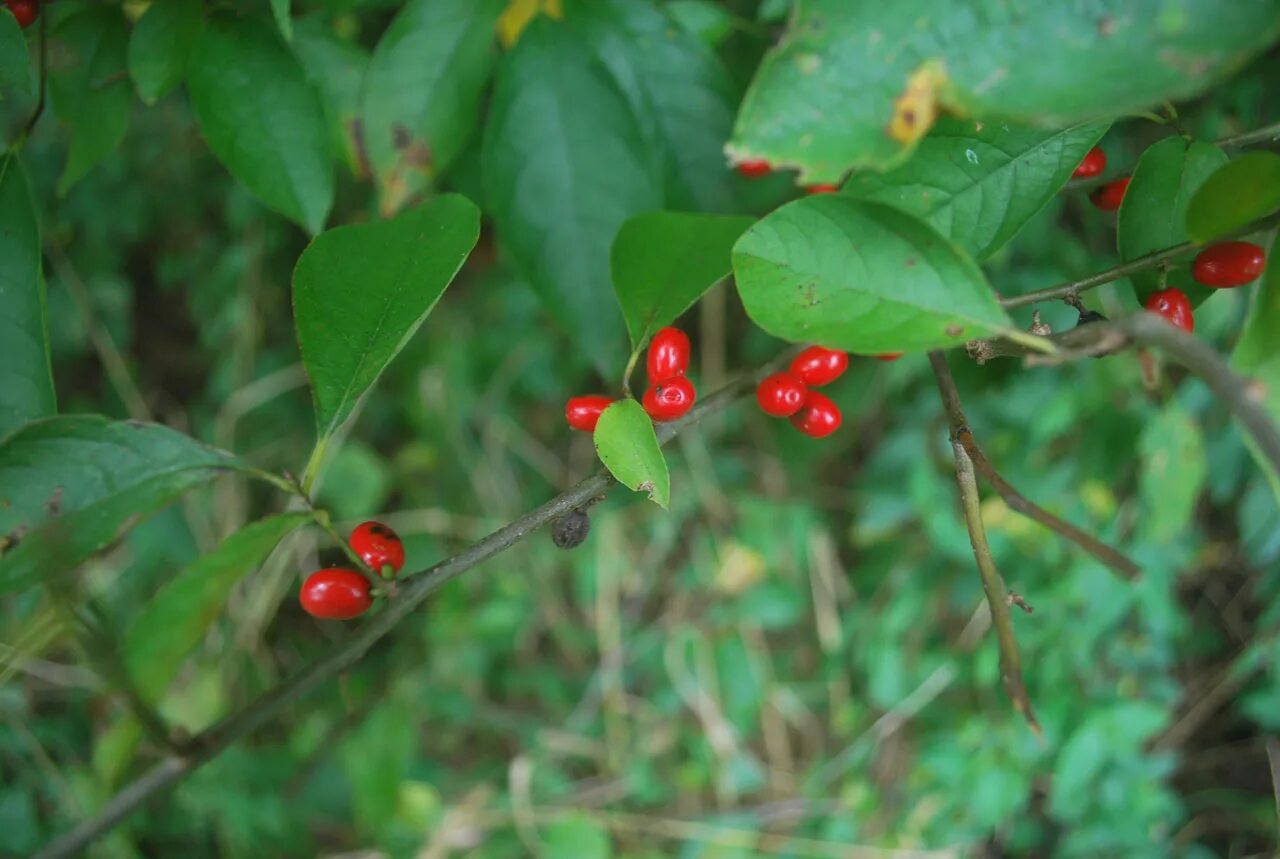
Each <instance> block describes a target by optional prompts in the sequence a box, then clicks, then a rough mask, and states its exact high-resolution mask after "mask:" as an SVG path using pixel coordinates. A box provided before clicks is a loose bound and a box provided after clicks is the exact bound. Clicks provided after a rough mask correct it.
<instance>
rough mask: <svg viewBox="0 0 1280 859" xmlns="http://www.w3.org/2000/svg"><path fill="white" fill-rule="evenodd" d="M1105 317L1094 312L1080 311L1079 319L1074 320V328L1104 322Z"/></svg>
mask: <svg viewBox="0 0 1280 859" xmlns="http://www.w3.org/2000/svg"><path fill="white" fill-rule="evenodd" d="M1106 321H1107V317H1105V316H1103V315H1102V314H1101V313H1098V312H1097V311H1096V310H1081V311H1080V318H1079V319H1077V320H1076V327H1077V328H1079V327H1080V326H1081V325H1088V324H1089V323H1090V322H1106Z"/></svg>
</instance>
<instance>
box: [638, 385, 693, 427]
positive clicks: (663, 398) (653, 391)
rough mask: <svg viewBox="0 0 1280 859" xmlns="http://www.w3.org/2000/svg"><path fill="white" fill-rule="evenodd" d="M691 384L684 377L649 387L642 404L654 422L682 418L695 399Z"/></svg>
mask: <svg viewBox="0 0 1280 859" xmlns="http://www.w3.org/2000/svg"><path fill="white" fill-rule="evenodd" d="M697 396H698V394H697V392H696V391H694V389H693V383H692V382H690V381H689V380H688V379H686V378H685V377H684V376H673V377H672V378H670V379H664V380H663V381H661V382H657V383H655V384H652V385H650V386H649V390H647V391H645V392H644V399H643V400H642V404H643V405H644V410H645V411H646V412H648V413H649V417H651V418H653V419H654V420H655V421H674V420H676V419H677V418H681V417H684V416H685V415H686V414H687V413H688V411H689V409H691V408H693V401H694V400H695V399H697Z"/></svg>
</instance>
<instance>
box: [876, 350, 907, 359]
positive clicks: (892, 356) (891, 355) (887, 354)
mask: <svg viewBox="0 0 1280 859" xmlns="http://www.w3.org/2000/svg"><path fill="white" fill-rule="evenodd" d="M905 354H907V353H906V352H885V353H884V354H883V355H877V356H876V360H877V361H896V360H898V359H899V358H901V357H902V356H903V355H905Z"/></svg>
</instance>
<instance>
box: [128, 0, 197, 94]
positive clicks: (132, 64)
mask: <svg viewBox="0 0 1280 859" xmlns="http://www.w3.org/2000/svg"><path fill="white" fill-rule="evenodd" d="M203 26H204V7H203V5H202V4H201V2H200V0H154V2H152V4H151V5H150V6H148V7H147V11H146V13H145V14H144V15H143V16H142V17H141V18H140V19H139V20H138V23H137V24H135V25H134V27H133V35H131V36H130V37H129V74H130V76H131V77H132V78H133V85H134V86H135V87H137V89H138V96H139V97H140V98H141V99H142V100H143V101H144V102H145V103H147V104H155V103H156V102H157V101H159V100H160V99H161V98H163V97H164V96H166V95H168V94H169V93H170V92H172V91H173V90H174V89H176V88H177V86H178V84H180V83H182V79H183V78H184V77H185V76H186V74H187V63H188V61H189V60H190V59H191V51H192V50H193V49H194V48H195V45H196V40H198V39H199V38H200V30H201V28H202V27H203Z"/></svg>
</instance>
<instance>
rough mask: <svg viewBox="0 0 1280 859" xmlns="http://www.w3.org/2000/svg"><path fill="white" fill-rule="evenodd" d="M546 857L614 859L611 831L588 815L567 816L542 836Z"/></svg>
mask: <svg viewBox="0 0 1280 859" xmlns="http://www.w3.org/2000/svg"><path fill="white" fill-rule="evenodd" d="M542 841H543V844H544V846H545V855H547V856H555V857H556V859H610V857H611V856H613V842H612V841H611V840H610V839H609V831H608V830H607V829H605V827H604V826H603V825H601V824H600V823H598V822H596V821H595V820H594V819H593V818H591V817H590V816H589V815H587V814H583V813H574V814H569V815H565V816H564V817H562V818H560V819H559V820H557V821H556V822H555V823H552V824H550V825H549V826H547V827H546V828H545V829H544V830H543V833H542Z"/></svg>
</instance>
